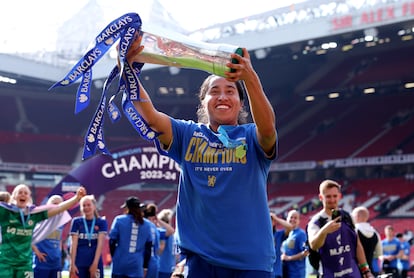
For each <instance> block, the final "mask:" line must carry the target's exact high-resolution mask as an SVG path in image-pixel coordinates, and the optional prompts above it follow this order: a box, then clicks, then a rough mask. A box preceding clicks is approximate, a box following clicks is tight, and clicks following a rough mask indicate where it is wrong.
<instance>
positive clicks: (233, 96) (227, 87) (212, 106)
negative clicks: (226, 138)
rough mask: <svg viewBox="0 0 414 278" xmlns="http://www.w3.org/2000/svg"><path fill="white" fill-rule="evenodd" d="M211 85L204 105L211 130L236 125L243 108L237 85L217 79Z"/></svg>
mask: <svg viewBox="0 0 414 278" xmlns="http://www.w3.org/2000/svg"><path fill="white" fill-rule="evenodd" d="M209 85H210V86H209V89H208V91H207V93H206V96H205V98H204V100H203V102H202V105H203V106H204V107H205V108H206V110H207V114H208V119H209V124H210V126H211V128H212V129H213V130H217V128H218V126H219V125H236V124H237V122H238V116H239V112H240V109H241V107H242V104H241V101H240V97H239V93H238V91H237V87H236V84H235V83H234V82H229V81H227V80H226V79H224V78H223V77H216V78H213V79H211V81H210V84H209Z"/></svg>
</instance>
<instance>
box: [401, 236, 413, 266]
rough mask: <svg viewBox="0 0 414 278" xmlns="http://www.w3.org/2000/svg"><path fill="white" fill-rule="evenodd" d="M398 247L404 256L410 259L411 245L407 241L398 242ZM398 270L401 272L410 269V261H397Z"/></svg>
mask: <svg viewBox="0 0 414 278" xmlns="http://www.w3.org/2000/svg"><path fill="white" fill-rule="evenodd" d="M400 247H401V249H402V250H404V255H406V256H408V257H410V253H411V245H410V243H409V242H408V241H403V242H401V241H400ZM398 264H399V268H401V269H403V270H408V269H410V260H408V259H398Z"/></svg>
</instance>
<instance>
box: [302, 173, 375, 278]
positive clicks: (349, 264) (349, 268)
mask: <svg viewBox="0 0 414 278" xmlns="http://www.w3.org/2000/svg"><path fill="white" fill-rule="evenodd" d="M341 198H342V193H341V185H340V184H339V183H337V182H336V181H333V180H329V179H327V180H324V181H322V182H321V184H320V185H319V200H320V201H321V202H322V205H323V208H322V210H321V211H320V212H318V213H317V214H315V215H314V216H313V217H312V218H311V220H310V221H309V223H308V225H307V234H308V241H309V247H310V248H311V249H312V250H310V254H309V259H310V261H312V259H311V256H313V253H312V252H316V253H317V254H318V255H319V257H320V258H319V268H317V270H318V272H319V275H322V276H321V277H352V278H360V277H364V278H367V277H368V278H373V277H374V276H373V274H372V273H371V270H370V268H369V266H368V263H367V260H366V258H365V253H364V249H363V247H362V244H361V242H360V240H359V237H358V234H357V232H356V231H355V226H354V224H353V221H352V217H351V216H350V215H349V213H347V212H346V211H344V210H340V209H339V207H338V204H339V201H340V199H341ZM335 214H337V215H335Z"/></svg>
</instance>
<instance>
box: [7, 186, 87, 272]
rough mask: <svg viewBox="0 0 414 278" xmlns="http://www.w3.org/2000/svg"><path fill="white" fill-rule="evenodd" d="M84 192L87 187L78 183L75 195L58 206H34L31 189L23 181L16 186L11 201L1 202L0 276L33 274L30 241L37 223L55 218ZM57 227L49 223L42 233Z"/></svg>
mask: <svg viewBox="0 0 414 278" xmlns="http://www.w3.org/2000/svg"><path fill="white" fill-rule="evenodd" d="M85 195H86V190H85V188H84V187H82V186H81V187H79V188H78V190H77V191H76V195H74V196H73V197H72V198H70V199H68V200H66V201H64V202H62V203H60V204H59V205H57V206H39V207H35V206H32V197H31V191H30V188H29V187H28V186H27V185H25V184H19V185H17V186H16V187H15V188H14V189H13V192H12V194H11V200H10V204H8V205H7V204H5V203H1V204H0V219H1V221H0V226H1V235H2V244H0V277H10V278H15V277H33V252H32V241H33V239H34V238H33V231H34V228H35V226H36V224H37V223H40V222H42V221H44V220H48V221H49V220H52V217H54V216H56V217H58V215H59V214H60V213H62V212H64V211H66V210H68V209H70V208H71V207H73V206H74V205H75V204H77V203H78V202H79V200H80V199H81V198H82V197H83V196H85ZM69 220H70V219H69ZM57 223H59V224H61V223H60V222H59V221H58V222H57ZM57 227H58V226H56V227H54V226H53V225H50V228H49V229H46V230H44V231H43V232H45V233H46V234H49V233H50V232H52V231H53V230H55V229H56V228H57ZM41 239H42V238H39V240H41Z"/></svg>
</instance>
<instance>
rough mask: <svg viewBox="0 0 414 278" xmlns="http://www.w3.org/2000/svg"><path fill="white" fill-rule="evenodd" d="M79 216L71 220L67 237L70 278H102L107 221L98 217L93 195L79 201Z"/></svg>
mask: <svg viewBox="0 0 414 278" xmlns="http://www.w3.org/2000/svg"><path fill="white" fill-rule="evenodd" d="M80 212H81V216H78V217H75V218H74V219H73V220H72V223H71V227H70V232H69V235H70V236H71V239H72V241H71V248H70V261H71V262H70V267H69V272H70V277H71V278H72V277H78V278H90V277H93V278H98V277H99V278H103V277H104V273H103V261H102V247H103V244H104V241H105V236H106V234H107V231H108V223H107V221H106V220H105V219H104V218H102V217H99V213H98V210H97V208H96V200H95V197H94V196H93V195H87V196H84V197H83V198H82V199H81V200H80Z"/></svg>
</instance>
